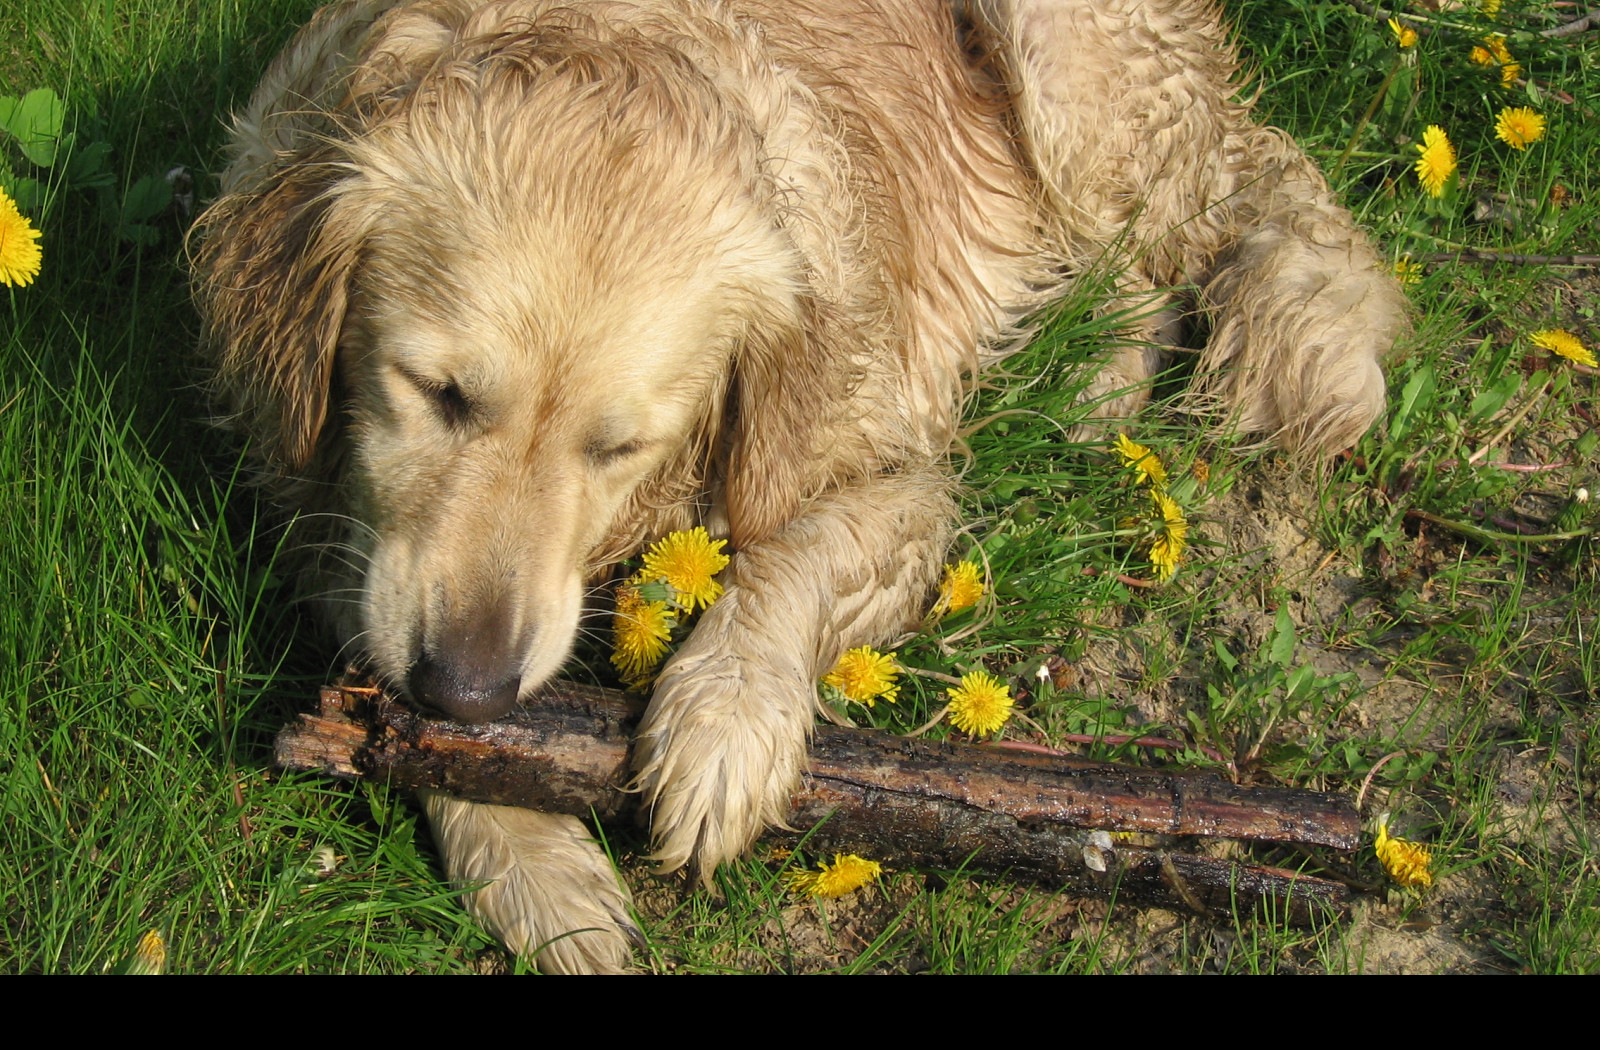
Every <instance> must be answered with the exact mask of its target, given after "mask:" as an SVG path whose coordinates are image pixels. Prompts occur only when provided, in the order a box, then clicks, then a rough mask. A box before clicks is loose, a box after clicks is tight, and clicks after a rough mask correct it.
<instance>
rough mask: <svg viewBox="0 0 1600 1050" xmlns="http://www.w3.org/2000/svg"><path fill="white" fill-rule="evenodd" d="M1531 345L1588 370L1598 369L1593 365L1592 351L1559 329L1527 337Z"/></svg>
mask: <svg viewBox="0 0 1600 1050" xmlns="http://www.w3.org/2000/svg"><path fill="white" fill-rule="evenodd" d="M1529 338H1530V339H1531V340H1532V341H1533V345H1534V346H1537V347H1539V348H1540V349H1541V350H1548V351H1550V352H1551V353H1552V354H1556V355H1557V356H1559V357H1564V358H1566V359H1567V360H1568V361H1576V362H1577V363H1578V364H1580V365H1588V366H1589V367H1590V368H1596V367H1600V365H1597V364H1596V363H1595V357H1594V351H1593V350H1590V349H1589V348H1588V347H1587V346H1584V345H1583V342H1582V341H1581V340H1580V339H1579V338H1578V337H1577V336H1575V335H1573V334H1572V333H1571V332H1568V331H1566V330H1564V329H1561V328H1547V329H1545V330H1544V331H1541V332H1535V333H1533V335H1532V336H1530V337H1529Z"/></svg>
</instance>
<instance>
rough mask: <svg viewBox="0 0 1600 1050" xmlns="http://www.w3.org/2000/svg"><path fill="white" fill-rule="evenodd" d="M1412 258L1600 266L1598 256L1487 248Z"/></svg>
mask: <svg viewBox="0 0 1600 1050" xmlns="http://www.w3.org/2000/svg"><path fill="white" fill-rule="evenodd" d="M1414 258H1417V259H1420V260H1421V261H1422V262H1428V263H1460V262H1484V263H1496V262H1503V263H1515V264H1517V265H1521V266H1581V267H1594V266H1600V255H1537V254H1532V253H1529V252H1497V251H1493V250H1491V249H1488V248H1466V249H1463V250H1461V251H1458V252H1427V253H1425V254H1423V255H1420V256H1415V257H1414Z"/></svg>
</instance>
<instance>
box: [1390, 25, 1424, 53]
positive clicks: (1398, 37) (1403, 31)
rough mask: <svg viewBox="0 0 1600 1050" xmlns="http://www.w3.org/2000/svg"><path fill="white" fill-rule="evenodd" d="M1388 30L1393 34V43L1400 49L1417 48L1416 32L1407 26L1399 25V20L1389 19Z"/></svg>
mask: <svg viewBox="0 0 1600 1050" xmlns="http://www.w3.org/2000/svg"><path fill="white" fill-rule="evenodd" d="M1389 29H1390V30H1391V31H1392V32H1393V33H1394V39H1395V43H1397V44H1399V45H1400V46H1401V47H1416V46H1417V31H1416V30H1415V29H1412V28H1411V27H1410V26H1408V25H1403V24H1401V22H1400V19H1398V18H1391V19H1389Z"/></svg>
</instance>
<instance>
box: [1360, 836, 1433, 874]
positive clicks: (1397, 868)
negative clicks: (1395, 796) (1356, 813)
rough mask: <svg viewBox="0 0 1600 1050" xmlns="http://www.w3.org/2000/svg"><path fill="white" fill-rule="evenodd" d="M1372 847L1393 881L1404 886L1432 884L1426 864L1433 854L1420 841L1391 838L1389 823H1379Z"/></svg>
mask: <svg viewBox="0 0 1600 1050" xmlns="http://www.w3.org/2000/svg"><path fill="white" fill-rule="evenodd" d="M1372 848H1373V849H1374V850H1376V851H1377V854H1378V860H1379V861H1381V862H1382V863H1383V869H1384V870H1385V871H1387V872H1388V873H1389V877H1390V878H1391V879H1393V880H1394V881H1395V882H1398V883H1399V884H1400V885H1402V886H1406V887H1411V886H1432V885H1433V873H1432V872H1431V871H1429V870H1428V865H1429V864H1431V863H1433V855H1432V854H1430V853H1429V852H1428V848H1427V847H1426V846H1424V845H1422V844H1421V843H1420V842H1409V841H1407V840H1406V839H1392V838H1390V837H1389V825H1388V824H1387V823H1380V824H1379V825H1378V838H1377V841H1375V842H1374V843H1373V844H1372Z"/></svg>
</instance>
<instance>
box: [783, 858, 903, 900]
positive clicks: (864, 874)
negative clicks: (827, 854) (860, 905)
mask: <svg viewBox="0 0 1600 1050" xmlns="http://www.w3.org/2000/svg"><path fill="white" fill-rule="evenodd" d="M882 876H883V865H882V864H879V863H878V862H877V861H875V860H867V859H866V858H864V857H858V856H856V855H855V854H854V853H845V854H839V853H835V854H834V855H833V863H832V864H824V863H822V862H821V861H818V862H817V870H816V871H790V872H785V873H784V876H783V881H784V882H785V883H787V884H788V887H789V891H790V892H791V893H798V894H802V895H804V896H807V897H843V896H844V895H845V894H847V893H852V892H854V891H856V890H859V889H860V888H861V887H863V886H865V885H866V884H867V883H869V882H876V881H877V880H878V879H879V878H881V877H882Z"/></svg>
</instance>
